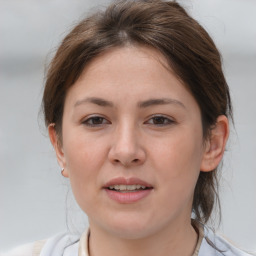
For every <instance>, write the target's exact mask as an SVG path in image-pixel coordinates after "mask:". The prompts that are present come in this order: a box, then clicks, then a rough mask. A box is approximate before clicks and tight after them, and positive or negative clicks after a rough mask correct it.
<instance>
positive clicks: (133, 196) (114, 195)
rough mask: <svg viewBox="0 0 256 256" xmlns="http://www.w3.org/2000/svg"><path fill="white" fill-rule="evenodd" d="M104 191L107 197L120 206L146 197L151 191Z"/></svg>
mask: <svg viewBox="0 0 256 256" xmlns="http://www.w3.org/2000/svg"><path fill="white" fill-rule="evenodd" d="M105 191H106V193H107V195H108V196H109V197H110V198H111V199H113V200H115V201H116V202H118V203H121V204H131V203H135V202H137V201H139V200H142V199H143V198H145V197H147V196H148V195H149V194H150V192H151V191H152V189H146V190H138V191H135V192H118V191H115V190H110V189H105Z"/></svg>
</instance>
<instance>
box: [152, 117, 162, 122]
mask: <svg viewBox="0 0 256 256" xmlns="http://www.w3.org/2000/svg"><path fill="white" fill-rule="evenodd" d="M154 123H155V124H162V123H164V117H155V118H154Z"/></svg>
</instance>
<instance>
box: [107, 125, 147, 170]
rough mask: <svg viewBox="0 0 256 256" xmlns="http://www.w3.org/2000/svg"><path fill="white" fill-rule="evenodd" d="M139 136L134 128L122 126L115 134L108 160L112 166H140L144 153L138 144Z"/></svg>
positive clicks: (144, 157)
mask: <svg viewBox="0 0 256 256" xmlns="http://www.w3.org/2000/svg"><path fill="white" fill-rule="evenodd" d="M139 137H140V136H139V134H138V132H137V131H136V129H135V128H134V127H131V126H130V127H129V126H128V125H123V126H122V127H120V128H119V129H117V131H116V132H115V135H114V136H113V140H112V144H111V145H112V146H111V148H110V150H109V154H108V158H109V160H110V161H111V162H112V163H113V164H121V165H123V166H125V167H129V166H137V165H141V164H143V163H144V162H145V159H146V153H145V150H144V148H143V146H142V145H141V144H140V139H139Z"/></svg>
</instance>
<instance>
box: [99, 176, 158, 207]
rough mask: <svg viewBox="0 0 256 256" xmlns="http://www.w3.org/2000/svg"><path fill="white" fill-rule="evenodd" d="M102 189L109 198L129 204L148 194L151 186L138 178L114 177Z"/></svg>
mask: <svg viewBox="0 0 256 256" xmlns="http://www.w3.org/2000/svg"><path fill="white" fill-rule="evenodd" d="M103 188H104V190H105V191H106V193H107V195H108V196H109V198H110V199H112V200H114V201H116V202H118V203H122V204H129V203H135V202H137V201H140V200H142V199H143V198H145V197H147V196H148V195H150V193H151V191H152V190H153V186H152V185H151V184H149V183H147V182H145V181H143V180H141V179H138V178H129V179H126V178H123V177H119V178H115V179H112V180H110V181H109V182H107V183H106V184H105V185H104V187H103Z"/></svg>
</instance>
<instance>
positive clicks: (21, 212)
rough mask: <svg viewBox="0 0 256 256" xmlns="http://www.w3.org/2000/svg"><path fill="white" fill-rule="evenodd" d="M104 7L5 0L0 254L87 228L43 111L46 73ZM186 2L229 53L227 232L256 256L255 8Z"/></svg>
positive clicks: (78, 1) (247, 1)
mask: <svg viewBox="0 0 256 256" xmlns="http://www.w3.org/2000/svg"><path fill="white" fill-rule="evenodd" d="M104 2H105V3H106V2H107V1H91V2H90V1H89V0H87V1H85V0H83V1H82V0H72V1H71V0H52V1H50V0H48V1H43V0H37V1H36V0H0V21H1V22H0V35H1V43H0V45H1V46H0V250H6V249H9V248H11V247H13V246H16V245H18V244H22V243H25V242H29V241H34V240H37V239H42V238H46V237H48V236H50V235H53V234H55V233H57V232H60V231H65V230H66V229H67V227H69V228H70V229H71V230H73V231H76V230H80V229H81V228H79V227H81V226H82V225H85V224H86V218H85V217H82V214H81V213H80V212H79V210H78V207H77V206H76V204H75V203H74V200H73V199H72V194H71V192H70V189H69V186H68V181H67V180H65V179H64V178H62V177H61V175H60V168H59V167H58V165H57V161H56V160H55V155H54V152H53V149H52V148H51V146H50V142H49V140H48V138H47V136H46V130H45V128H44V126H43V122H42V121H41V117H40V115H39V118H38V111H39V108H40V101H41V96H42V88H43V81H44V65H45V64H46V63H48V62H49V59H50V57H51V56H52V52H54V50H55V48H56V46H57V45H58V43H59V41H60V40H61V38H63V36H64V35H65V33H66V31H67V30H69V29H70V28H71V26H72V24H74V23H75V22H76V21H77V20H78V19H80V18H81V17H82V16H83V15H84V14H85V13H86V12H87V10H88V9H89V8H91V7H93V6H96V5H98V4H103V3H104ZM182 3H183V5H184V6H185V7H186V8H187V10H188V11H189V12H190V13H191V14H192V15H193V16H194V17H195V18H196V19H198V20H199V21H200V22H201V24H203V25H204V27H205V28H206V29H207V31H208V32H209V33H210V34H211V35H212V36H213V38H214V40H215V42H216V44H217V46H218V48H219V49H220V50H221V52H222V55H223V59H224V71H225V74H226V77H227V80H228V83H229V85H230V88H231V94H232V98H233V102H234V112H235V122H236V130H233V131H232V134H231V138H230V142H229V146H228V150H227V152H226V155H225V160H224V166H223V170H222V173H223V179H222V183H221V201H222V215H223V218H222V224H221V226H220V227H219V232H221V233H223V234H225V236H227V237H229V238H230V239H231V240H233V241H234V242H235V243H236V244H237V245H239V246H241V247H243V248H246V249H248V250H256V196H255V195H256V186H255V184H256V164H255V159H256V135H255V134H256V101H255V96H256V15H255V13H256V1H255V0H196V1H182ZM66 220H67V221H66ZM66 222H68V225H67V223H66Z"/></svg>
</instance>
